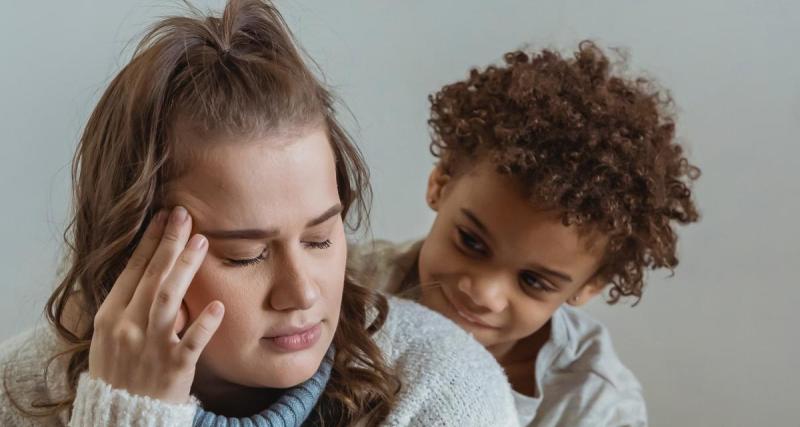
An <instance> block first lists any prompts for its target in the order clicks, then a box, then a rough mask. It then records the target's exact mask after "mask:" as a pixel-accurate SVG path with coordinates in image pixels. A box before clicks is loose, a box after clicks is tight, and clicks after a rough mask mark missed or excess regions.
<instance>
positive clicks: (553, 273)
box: [530, 265, 572, 283]
mask: <svg viewBox="0 0 800 427" xmlns="http://www.w3.org/2000/svg"><path fill="white" fill-rule="evenodd" d="M530 268H531V270H534V271H539V272H541V274H543V275H545V276H552V277H556V278H559V279H561V280H563V281H565V282H567V283H572V277H570V276H569V275H568V274H566V273H562V272H560V271H556V270H551V269H549V268H547V267H544V266H541V265H531V266H530Z"/></svg>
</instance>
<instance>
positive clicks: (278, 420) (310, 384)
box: [192, 346, 336, 427]
mask: <svg viewBox="0 0 800 427" xmlns="http://www.w3.org/2000/svg"><path fill="white" fill-rule="evenodd" d="M335 353H336V351H335V350H334V348H333V346H331V348H329V349H328V352H327V353H326V354H325V358H324V359H323V360H322V363H321V364H320V365H319V370H317V373H315V374H314V376H312V377H311V378H309V379H308V380H306V381H305V382H304V383H302V384H300V385H298V386H295V387H292V388H290V389H289V390H287V391H286V393H285V394H284V395H283V396H281V397H280V399H278V401H277V402H275V403H274V404H272V405H271V406H270V407H269V408H267V409H265V410H263V411H261V412H260V413H258V414H255V415H253V416H250V417H242V418H233V417H225V416H222V415H217V414H214V413H213V412H209V411H206V410H204V409H203V408H201V407H198V408H197V412H195V414H194V423H193V424H192V425H193V426H194V427H240V426H241V427H251V426H254V427H299V426H300V425H301V424H303V422H304V421H305V420H306V418H308V416H309V415H310V414H311V410H312V409H314V406H315V405H316V404H317V401H319V398H320V396H322V392H323V391H324V390H325V385H326V384H328V380H329V379H330V377H331V368H332V367H333V356H334V355H335Z"/></svg>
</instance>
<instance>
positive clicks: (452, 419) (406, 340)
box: [379, 298, 519, 427]
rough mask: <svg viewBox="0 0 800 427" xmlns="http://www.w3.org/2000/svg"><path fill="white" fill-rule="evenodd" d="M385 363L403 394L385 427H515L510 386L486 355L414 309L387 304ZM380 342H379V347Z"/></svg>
mask: <svg viewBox="0 0 800 427" xmlns="http://www.w3.org/2000/svg"><path fill="white" fill-rule="evenodd" d="M390 302H391V304H390V314H389V319H388V320H387V323H388V322H391V323H392V325H391V327H390V328H389V329H387V332H390V333H391V334H392V336H384V337H383V338H382V340H381V341H384V345H385V341H390V342H391V345H388V346H387V347H388V348H391V353H390V354H389V355H388V358H389V361H390V363H391V364H392V365H393V367H394V368H395V369H396V371H397V373H398V374H399V375H400V379H401V381H402V389H401V391H400V393H399V395H398V396H397V403H396V405H395V408H394V410H393V411H392V413H390V415H389V416H388V417H387V419H386V420H385V422H384V425H386V426H436V425H453V426H462V427H463V426H497V427H506V426H509V427H512V426H517V425H519V424H518V420H517V414H516V408H515V407H514V398H513V394H512V392H511V386H510V385H509V384H508V380H507V378H506V376H505V373H504V372H503V370H502V368H501V367H500V366H499V365H498V364H497V362H496V361H495V360H494V357H492V355H491V354H489V352H487V351H486V349H484V348H483V346H482V345H480V344H479V343H478V342H477V341H475V340H474V339H473V338H472V337H470V336H469V335H468V334H467V333H466V332H464V331H463V330H462V329H460V328H459V327H458V326H457V325H455V324H454V323H452V322H450V321H449V320H447V319H446V318H444V317H443V316H441V315H439V314H438V313H435V312H433V311H431V310H428V309H427V308H425V307H422V306H420V305H418V304H415V303H412V302H409V301H402V300H397V299H396V298H392V299H391V300H390ZM381 341H379V342H381Z"/></svg>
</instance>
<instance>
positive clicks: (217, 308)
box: [208, 302, 222, 316]
mask: <svg viewBox="0 0 800 427" xmlns="http://www.w3.org/2000/svg"><path fill="white" fill-rule="evenodd" d="M208 311H210V312H211V314H213V315H214V316H219V315H220V314H222V303H219V302H214V303H212V304H211V307H210V308H209V309H208Z"/></svg>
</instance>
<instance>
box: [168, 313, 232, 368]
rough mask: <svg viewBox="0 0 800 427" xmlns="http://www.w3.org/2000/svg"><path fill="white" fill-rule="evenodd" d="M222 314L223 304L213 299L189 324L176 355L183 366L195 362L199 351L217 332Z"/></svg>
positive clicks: (193, 364)
mask: <svg viewBox="0 0 800 427" xmlns="http://www.w3.org/2000/svg"><path fill="white" fill-rule="evenodd" d="M224 314H225V306H224V305H222V303H221V302H219V301H214V302H212V303H211V304H209V305H207V306H206V308H205V309H203V312H202V313H200V315H199V316H197V319H195V321H194V323H192V324H191V326H189V329H187V330H186V333H185V334H184V335H183V338H182V339H181V342H180V344H179V345H178V356H179V358H180V360H181V363H182V364H183V365H184V366H195V365H196V364H197V359H198V358H199V357H200V353H202V352H203V349H204V348H205V347H206V345H207V344H208V342H209V341H211V337H212V336H214V333H215V332H217V328H219V325H220V323H222V316H223V315H224Z"/></svg>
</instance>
